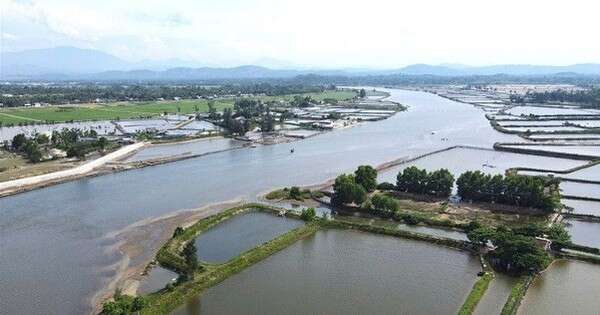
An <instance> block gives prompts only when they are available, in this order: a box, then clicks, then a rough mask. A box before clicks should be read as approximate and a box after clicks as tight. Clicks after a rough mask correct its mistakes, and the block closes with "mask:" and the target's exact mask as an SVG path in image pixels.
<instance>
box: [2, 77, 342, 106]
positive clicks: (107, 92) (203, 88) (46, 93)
mask: <svg viewBox="0 0 600 315" xmlns="http://www.w3.org/2000/svg"><path fill="white" fill-rule="evenodd" d="M328 89H329V90H330V89H335V86H332V85H330V86H323V85H306V84H296V83H286V82H283V81H282V82H278V83H276V84H272V83H244V84H225V85H215V86H207V85H199V84H172V85H171V84H91V83H88V84H66V83H65V84H46V85H29V84H3V85H1V86H0V90H1V92H2V93H0V103H2V104H3V106H4V107H18V106H24V105H25V104H34V103H49V104H72V103H90V102H94V101H95V100H96V99H100V100H102V101H103V102H108V101H155V100H157V99H159V98H163V99H173V98H175V97H180V98H187V99H190V98H197V97H213V96H222V95H236V96H239V95H242V94H253V95H269V96H276V95H289V94H302V93H319V92H323V91H325V90H328Z"/></svg>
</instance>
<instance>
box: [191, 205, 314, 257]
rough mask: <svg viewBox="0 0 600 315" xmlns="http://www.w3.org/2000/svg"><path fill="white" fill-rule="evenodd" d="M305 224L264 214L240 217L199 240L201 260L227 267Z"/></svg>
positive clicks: (254, 213) (205, 233)
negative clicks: (251, 251) (235, 259)
mask: <svg viewBox="0 0 600 315" xmlns="http://www.w3.org/2000/svg"><path fill="white" fill-rule="evenodd" d="M302 224H304V222H303V221H301V220H297V219H290V218H284V217H277V216H275V215H273V214H269V213H263V212H249V213H244V214H240V215H236V216H234V217H232V218H230V219H227V220H225V221H224V222H221V223H219V224H218V225H216V226H214V227H212V228H211V229H209V230H208V231H206V232H204V233H202V234H200V235H199V236H198V237H196V240H195V244H196V249H197V253H198V259H200V260H203V261H206V262H209V263H223V262H226V261H228V260H229V259H231V258H233V257H235V256H237V255H239V254H241V253H243V252H245V251H247V250H249V249H252V248H254V247H256V246H258V245H261V244H262V243H265V242H267V241H269V240H272V239H274V238H276V237H277V236H279V235H281V234H285V233H286V232H288V231H290V230H292V229H294V228H297V227H299V226H301V225H302Z"/></svg>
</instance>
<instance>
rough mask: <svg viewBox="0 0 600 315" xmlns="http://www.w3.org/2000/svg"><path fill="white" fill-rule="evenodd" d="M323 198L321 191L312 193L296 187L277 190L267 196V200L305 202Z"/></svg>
mask: <svg viewBox="0 0 600 315" xmlns="http://www.w3.org/2000/svg"><path fill="white" fill-rule="evenodd" d="M313 197H314V198H321V197H323V193H321V192H320V191H310V190H309V189H300V188H298V187H296V186H293V187H291V188H287V187H286V188H283V189H277V190H274V191H271V192H269V193H268V194H266V195H265V198H266V199H267V200H297V201H304V200H307V199H311V198H313Z"/></svg>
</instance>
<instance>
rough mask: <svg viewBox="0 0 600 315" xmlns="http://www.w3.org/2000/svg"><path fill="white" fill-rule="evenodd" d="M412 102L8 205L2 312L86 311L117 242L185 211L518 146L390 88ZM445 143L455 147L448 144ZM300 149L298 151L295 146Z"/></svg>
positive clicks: (428, 97) (470, 113)
mask: <svg viewBox="0 0 600 315" xmlns="http://www.w3.org/2000/svg"><path fill="white" fill-rule="evenodd" d="M386 91H388V92H390V94H391V96H390V99H391V100H393V101H397V102H400V103H402V104H405V105H408V106H409V109H408V110H407V111H406V112H401V113H398V114H396V115H395V116H393V117H391V118H389V119H387V120H383V121H378V122H373V123H364V124H362V125H360V126H357V127H354V128H349V129H343V130H336V131H333V132H328V133H325V134H322V135H319V136H317V137H313V138H309V139H305V140H302V141H298V142H293V143H285V144H278V145H272V146H258V147H256V148H244V149H239V150H233V151H227V152H222V153H218V154H213V155H208V156H204V157H201V158H196V159H189V160H184V161H179V162H176V163H171V164H165V165H160V166H155V167H148V168H143V169H138V170H132V171H127V172H122V173H115V174H110V175H105V176H100V177H94V178H85V179H81V180H77V181H73V182H68V183H64V184H60V185H56V186H51V187H47V188H44V189H39V190H34V191H30V192H27V193H23V194H19V195H15V196H11V197H6V198H2V199H0V212H1V214H2V215H1V216H0V252H1V253H2V259H1V260H0V279H1V280H2V284H3V287H5V288H10V289H9V290H2V291H0V314H81V313H86V312H89V311H90V310H91V306H90V299H91V298H92V296H93V295H94V293H95V292H97V291H98V290H99V289H101V288H102V287H104V286H106V284H107V283H108V282H109V281H110V280H111V279H112V278H113V277H114V275H115V272H116V269H117V267H118V266H119V264H121V263H122V262H123V260H122V259H123V257H122V255H121V254H120V253H119V252H118V251H116V250H115V246H116V245H117V244H115V242H116V240H115V239H114V238H112V237H109V236H110V235H112V234H113V233H114V232H115V231H119V230H121V229H123V228H125V227H127V226H129V225H131V224H134V223H136V222H138V221H141V220H144V219H149V218H153V217H158V216H162V215H165V214H169V213H172V212H173V211H176V210H180V209H193V208H198V207H200V206H203V205H206V204H209V203H216V202H222V201H225V200H232V199H234V198H244V199H253V198H254V197H255V196H256V195H257V194H258V193H261V192H264V191H267V190H270V189H272V188H274V187H283V186H291V185H308V184H314V183H320V182H323V181H325V180H327V179H329V178H332V177H334V176H336V175H338V174H339V173H341V172H349V171H352V170H353V169H355V168H356V166H357V165H360V164H372V165H377V164H380V163H383V162H386V161H389V160H393V159H396V158H399V157H413V156H416V155H419V154H423V153H426V152H430V151H433V150H437V149H441V148H445V147H448V146H453V145H475V146H483V147H488V148H491V147H492V144H493V143H494V142H511V141H513V142H514V141H516V140H517V137H516V136H513V135H506V134H501V133H498V132H496V131H495V130H493V129H492V128H490V125H489V123H488V121H487V120H486V119H485V117H484V116H483V112H482V111H481V110H479V109H476V108H474V107H473V106H470V105H466V104H462V103H457V102H454V101H451V100H448V99H444V98H441V97H438V96H436V95H433V94H428V93H422V92H414V91H402V90H386ZM442 139H447V141H442ZM292 148H293V149H295V153H290V150H291V149H292Z"/></svg>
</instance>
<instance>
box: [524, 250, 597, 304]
mask: <svg viewBox="0 0 600 315" xmlns="http://www.w3.org/2000/svg"><path fill="white" fill-rule="evenodd" d="M598 292H600V266H598V265H593V264H590V263H585V262H580V261H572V260H557V261H555V262H554V263H552V265H550V267H548V269H547V270H546V271H545V272H543V273H541V274H540V275H538V276H537V277H536V278H535V279H534V281H533V283H532V284H531V286H530V287H529V289H528V290H527V294H526V295H525V298H524V299H523V302H522V303H521V306H520V307H519V311H518V312H517V314H520V315H525V314H527V315H547V314H598V310H600V299H599V298H598Z"/></svg>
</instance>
